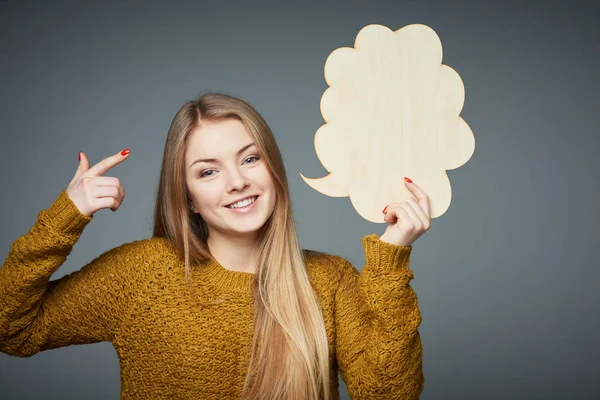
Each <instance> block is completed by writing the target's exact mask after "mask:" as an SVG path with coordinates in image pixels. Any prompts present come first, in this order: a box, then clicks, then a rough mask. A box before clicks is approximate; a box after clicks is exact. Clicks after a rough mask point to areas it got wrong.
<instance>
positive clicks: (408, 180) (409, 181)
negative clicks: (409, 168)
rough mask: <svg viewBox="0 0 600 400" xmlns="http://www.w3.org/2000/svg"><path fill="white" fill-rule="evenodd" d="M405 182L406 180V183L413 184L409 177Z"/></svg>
mask: <svg viewBox="0 0 600 400" xmlns="http://www.w3.org/2000/svg"><path fill="white" fill-rule="evenodd" d="M404 180H405V181H406V182H408V183H412V181H411V180H410V179H409V178H407V177H404Z"/></svg>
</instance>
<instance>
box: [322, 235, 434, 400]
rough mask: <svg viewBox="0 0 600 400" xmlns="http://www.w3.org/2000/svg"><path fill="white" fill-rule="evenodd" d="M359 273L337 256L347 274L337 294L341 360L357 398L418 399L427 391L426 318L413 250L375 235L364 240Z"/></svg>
mask: <svg viewBox="0 0 600 400" xmlns="http://www.w3.org/2000/svg"><path fill="white" fill-rule="evenodd" d="M362 242H363V246H364V251H365V257H366V264H365V266H364V268H363V270H362V272H361V273H359V272H358V271H357V270H356V268H354V266H352V264H350V262H348V261H347V260H345V259H344V258H342V257H340V256H333V257H334V260H335V262H336V263H338V266H340V267H341V270H342V275H341V278H340V282H339V285H338V288H337V291H336V298H335V301H336V311H335V326H336V357H337V363H338V366H339V369H340V373H341V375H342V378H343V379H344V382H345V383H346V386H347V388H348V393H349V394H350V396H351V398H352V399H355V400H356V399H418V398H419V396H420V394H421V391H422V390H423V385H424V377H423V371H422V347H421V339H420V336H419V332H418V330H417V329H418V327H419V325H420V323H421V314H420V312H419V308H418V304H417V296H416V294H415V292H414V291H413V289H412V288H411V287H410V286H409V282H410V280H411V279H412V278H414V275H413V271H412V270H411V269H410V268H409V258H410V252H411V250H412V246H396V245H393V244H390V243H387V242H383V241H380V240H379V237H378V236H377V235H376V234H370V235H367V236H365V237H364V238H363V239H362Z"/></svg>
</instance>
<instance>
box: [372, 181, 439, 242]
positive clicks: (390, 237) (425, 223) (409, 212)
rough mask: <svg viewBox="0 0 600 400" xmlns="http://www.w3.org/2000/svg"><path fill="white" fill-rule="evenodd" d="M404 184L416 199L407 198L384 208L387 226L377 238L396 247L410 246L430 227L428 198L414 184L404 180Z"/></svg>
mask: <svg viewBox="0 0 600 400" xmlns="http://www.w3.org/2000/svg"><path fill="white" fill-rule="evenodd" d="M404 184H405V185H406V187H407V188H408V190H410V191H411V192H412V193H413V194H414V195H415V197H416V198H415V197H407V198H406V199H404V200H402V201H399V202H392V203H390V204H388V205H387V206H386V208H384V210H383V213H384V214H385V217H384V221H385V222H387V223H388V224H389V225H388V227H387V228H386V229H385V232H384V233H383V235H381V237H380V238H379V240H381V241H384V242H388V243H391V244H395V245H397V246H410V245H411V244H412V243H413V242H414V241H415V240H417V239H418V238H419V237H420V236H421V235H422V234H424V233H425V232H426V231H427V230H428V229H429V226H430V217H429V216H430V215H431V211H430V208H429V197H428V196H427V194H425V192H424V191H423V189H421V188H420V187H419V186H418V185H417V184H416V183H414V182H409V181H407V180H406V179H405V182H404Z"/></svg>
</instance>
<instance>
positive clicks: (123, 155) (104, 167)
mask: <svg viewBox="0 0 600 400" xmlns="http://www.w3.org/2000/svg"><path fill="white" fill-rule="evenodd" d="M128 155H129V149H125V150H123V151H121V152H119V153H117V154H114V155H112V156H110V157H107V158H105V159H104V160H102V161H100V162H99V163H98V164H96V165H94V166H93V167H92V168H90V169H89V170H88V171H87V172H88V174H92V175H94V176H100V175H104V174H105V173H106V171H108V170H109V169H111V168H113V167H114V166H115V165H118V164H120V163H122V162H123V161H125V160H126V159H127V158H128Z"/></svg>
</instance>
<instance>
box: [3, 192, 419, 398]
mask: <svg viewBox="0 0 600 400" xmlns="http://www.w3.org/2000/svg"><path fill="white" fill-rule="evenodd" d="M92 219H93V217H88V216H86V215H84V214H82V213H81V212H80V211H79V210H78V209H77V207H76V206H75V204H74V203H73V202H72V201H71V199H70V197H69V196H68V194H67V193H66V191H64V190H63V191H61V192H60V194H59V195H58V197H57V198H56V200H55V201H54V202H53V204H52V205H51V206H50V207H49V208H48V209H45V210H42V211H40V212H39V213H38V216H37V219H36V221H35V224H34V225H33V227H32V228H31V229H30V230H29V232H27V233H26V234H25V235H23V236H20V237H19V238H17V240H15V241H14V242H13V244H12V245H11V248H10V251H9V254H8V256H7V257H6V259H5V261H4V264H3V266H2V268H1V269H0V351H2V352H4V353H6V354H9V355H13V356H17V357H29V356H32V355H34V354H36V353H37V352H39V351H43V350H48V349H53V348H57V347H63V346H69V345H74V344H83V343H95V342H100V341H109V342H111V343H112V344H113V346H114V348H115V350H116V352H117V354H118V357H119V361H120V367H121V399H194V400H197V399H239V398H240V394H241V391H242V387H243V383H244V378H245V375H246V373H247V371H248V363H249V357H250V350H251V343H252V338H253V329H254V323H253V304H254V300H253V296H252V281H253V279H254V274H252V273H248V272H239V271H232V270H228V269H225V268H224V267H223V266H222V265H220V264H219V263H218V262H217V261H216V260H215V259H213V258H211V259H209V260H207V261H206V262H205V263H204V264H201V265H195V266H193V267H192V271H191V285H187V284H186V283H185V270H184V262H183V260H182V258H181V257H179V256H178V254H177V253H176V252H175V250H174V248H173V247H172V246H171V245H170V242H169V241H168V240H167V239H165V238H159V237H153V238H149V239H143V240H136V241H133V242H130V243H125V244H123V245H121V246H118V247H115V248H113V249H111V250H108V251H106V252H105V253H103V254H101V255H99V256H98V257H96V258H95V259H93V260H92V261H91V262H89V263H88V264H86V265H85V266H83V267H82V268H81V269H80V270H78V271H76V272H73V273H71V274H69V275H66V276H64V277H62V278H60V279H57V280H53V281H50V277H51V276H52V274H53V273H54V272H55V271H56V270H57V269H58V268H59V267H60V266H61V265H62V264H63V263H64V262H65V260H66V258H67V256H68V255H69V254H70V252H71V250H72V248H73V246H74V244H75V243H76V241H77V240H78V239H79V237H80V235H81V234H82V232H83V230H84V227H85V226H86V225H87V224H88V223H89V222H90V221H91V220H92ZM362 244H363V246H364V252H365V258H366V263H365V265H364V268H363V270H362V272H360V273H359V272H358V271H357V270H356V268H354V266H353V265H352V264H351V263H350V262H349V261H347V260H346V259H344V258H343V257H341V256H337V255H331V254H327V253H318V252H311V251H308V250H303V254H304V255H305V258H306V263H305V264H306V268H307V273H308V275H309V278H310V281H311V284H312V286H313V288H314V290H315V293H316V295H317V297H318V300H319V302H320V305H321V308H322V312H323V319H324V322H325V328H326V331H327V337H328V342H329V357H330V366H331V391H332V395H333V397H332V398H333V399H338V398H339V392H338V371H339V372H340V374H341V376H342V378H343V380H344V382H346V386H347V389H348V393H349V394H350V396H351V397H352V398H353V399H417V398H418V397H419V395H420V393H421V391H422V389H423V384H424V378H423V373H422V347H421V340H420V336H419V332H418V330H417V329H418V326H419V324H420V323H421V314H420V312H419V309H418V305H417V297H416V294H415V292H414V291H413V290H412V288H411V287H410V286H409V281H410V280H411V279H412V278H414V275H413V271H412V270H411V269H410V268H409V256H410V252H411V250H412V246H396V245H393V244H390V243H387V242H383V241H380V240H379V237H378V236H377V235H376V234H370V235H367V236H365V237H363V239H362ZM218 299H221V300H222V301H221V302H220V303H218V304H216V305H209V306H205V307H203V306H201V305H199V304H198V301H202V302H209V301H213V300H218Z"/></svg>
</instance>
